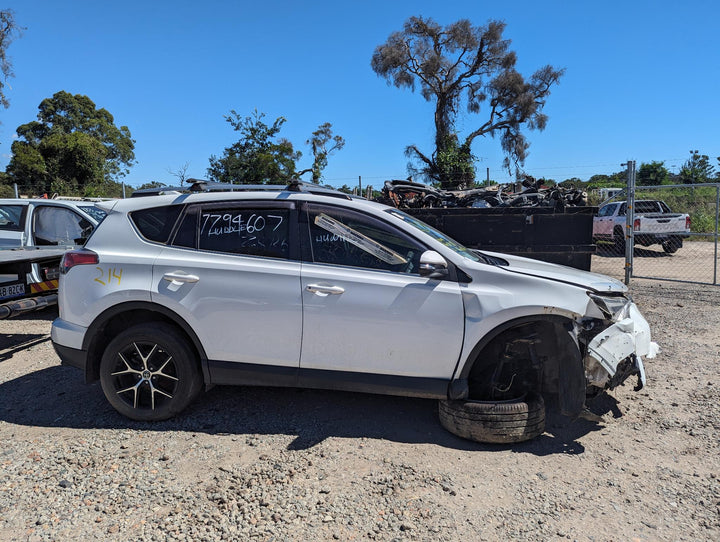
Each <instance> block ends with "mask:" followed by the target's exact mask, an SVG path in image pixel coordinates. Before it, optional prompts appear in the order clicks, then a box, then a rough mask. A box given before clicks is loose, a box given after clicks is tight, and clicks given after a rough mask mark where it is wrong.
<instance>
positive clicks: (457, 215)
mask: <svg viewBox="0 0 720 542" xmlns="http://www.w3.org/2000/svg"><path fill="white" fill-rule="evenodd" d="M404 211H405V212H407V213H408V214H410V215H413V216H415V217H417V218H419V219H420V220H422V221H423V222H427V223H428V224H430V225H431V226H433V227H434V228H436V229H438V230H440V231H441V232H443V233H446V234H447V235H449V236H450V237H452V238H453V239H455V240H456V241H459V242H460V243H462V244H463V245H465V246H467V247H469V248H475V249H480V250H488V251H492V252H504V253H507V254H513V255H517V256H525V257H527V258H534V259H536V260H542V261H544V262H550V263H557V264H561V265H567V266H570V267H574V268H576V269H582V270H585V271H589V270H590V262H591V258H592V255H593V254H594V253H595V248H596V247H595V245H594V244H593V242H592V227H593V216H594V215H595V214H597V207H565V209H564V211H562V212H557V211H555V210H554V209H552V208H548V207H488V208H474V207H448V208H430V209H404Z"/></svg>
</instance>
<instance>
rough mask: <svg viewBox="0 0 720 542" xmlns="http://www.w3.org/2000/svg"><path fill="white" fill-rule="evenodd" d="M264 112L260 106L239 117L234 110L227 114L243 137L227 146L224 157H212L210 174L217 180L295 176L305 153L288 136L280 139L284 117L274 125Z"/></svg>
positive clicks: (265, 180)
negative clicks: (251, 112)
mask: <svg viewBox="0 0 720 542" xmlns="http://www.w3.org/2000/svg"><path fill="white" fill-rule="evenodd" d="M264 117H265V114H264V113H259V112H258V111H257V109H256V110H255V111H254V112H253V114H252V116H248V117H240V115H239V114H238V113H237V112H236V111H235V110H232V111H230V115H226V116H225V120H226V121H227V122H228V123H230V125H231V126H232V127H233V130H235V131H236V132H240V135H241V137H240V139H239V140H238V141H237V142H236V143H235V144H233V145H232V146H230V147H227V148H225V150H224V151H223V155H222V156H221V157H219V158H218V157H216V156H214V155H213V156H211V157H210V167H209V168H208V170H207V174H208V177H209V178H210V179H212V180H214V181H219V182H225V183H236V184H266V183H277V182H286V181H288V180H290V179H292V178H293V177H295V167H296V166H295V163H296V162H297V160H298V159H299V158H300V156H301V155H302V153H301V152H299V151H295V150H294V149H293V145H292V143H290V141H288V140H287V139H283V138H279V137H278V133H279V132H280V128H282V125H283V124H285V118H284V117H278V118H277V119H275V122H273V123H272V125H267V124H265V123H264V122H263V120H262V119H263V118H264Z"/></svg>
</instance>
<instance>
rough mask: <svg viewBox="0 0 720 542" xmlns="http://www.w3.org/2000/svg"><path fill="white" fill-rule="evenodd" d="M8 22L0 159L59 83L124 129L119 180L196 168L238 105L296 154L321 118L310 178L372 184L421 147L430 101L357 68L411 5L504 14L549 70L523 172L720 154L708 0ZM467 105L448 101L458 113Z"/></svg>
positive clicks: (68, 12) (31, 12)
mask: <svg viewBox="0 0 720 542" xmlns="http://www.w3.org/2000/svg"><path fill="white" fill-rule="evenodd" d="M1 7H3V8H11V9H13V10H14V11H15V13H16V20H17V22H18V23H19V24H20V25H22V26H24V27H26V30H25V31H24V32H23V35H22V36H21V37H20V38H18V39H17V40H16V41H15V42H14V43H13V44H12V45H11V47H10V49H9V54H10V56H11V59H12V62H13V65H14V70H15V78H13V79H11V80H10V82H9V83H10V85H11V87H12V88H11V89H8V91H7V96H8V98H9V100H10V108H9V109H7V110H0V122H2V125H0V155H1V156H0V168H3V169H4V167H5V166H6V165H7V162H8V160H9V153H10V146H11V144H12V141H13V138H14V137H15V135H14V131H15V128H16V127H17V126H19V125H20V124H23V123H26V122H29V121H31V120H34V119H35V118H36V115H37V107H38V105H39V104H40V102H41V101H42V100H43V99H44V98H47V97H50V96H52V95H53V94H54V93H55V92H57V91H59V90H65V91H68V92H71V93H73V94H85V95H87V96H89V97H90V98H91V99H92V100H93V101H94V102H95V103H96V104H97V106H98V107H104V108H106V109H107V110H108V111H110V113H112V114H113V116H114V117H115V122H116V124H117V125H126V126H128V127H129V128H130V131H131V133H132V136H133V138H134V139H135V140H136V146H135V155H136V159H137V164H136V165H135V166H134V167H133V168H132V170H131V172H130V174H129V175H128V176H127V177H126V178H125V182H127V183H128V184H130V185H133V186H138V185H140V184H143V183H145V182H148V181H152V180H157V181H163V182H165V181H167V182H173V181H174V178H173V177H172V176H171V175H170V174H169V173H168V171H167V170H168V168H170V169H178V167H179V166H181V165H182V164H184V163H186V162H189V163H190V165H189V169H188V173H189V175H190V176H193V177H204V176H205V175H206V169H207V166H208V159H209V157H210V155H212V154H215V155H220V154H222V151H223V149H224V148H225V147H226V146H229V145H231V144H232V143H233V142H234V141H236V140H237V135H236V133H235V132H233V131H232V128H231V127H230V125H229V124H227V123H226V122H225V120H224V119H223V115H226V114H228V112H229V111H230V110H231V109H235V110H236V111H238V113H240V114H241V115H243V116H245V115H250V114H251V113H252V111H253V110H254V109H257V110H259V111H262V112H264V113H266V115H267V117H266V118H267V120H269V121H272V120H273V119H275V118H276V117H278V116H284V117H285V118H286V119H287V122H286V123H285V125H284V126H283V128H282V131H281V135H282V136H284V137H286V138H287V139H289V140H290V141H292V142H293V144H294V145H295V147H296V148H297V149H299V150H301V151H302V152H303V154H304V156H303V158H302V159H301V161H300V163H299V167H300V168H305V167H309V165H310V162H311V153H310V150H309V148H307V147H306V146H305V144H304V143H305V141H306V140H307V138H308V137H309V136H310V134H311V133H312V131H313V130H315V129H316V128H317V127H318V125H320V124H321V123H323V122H331V123H332V125H333V129H334V131H335V133H336V134H339V135H341V136H343V137H344V138H345V140H346V145H345V148H344V149H343V150H342V151H340V152H339V153H337V154H336V155H334V156H333V157H331V158H330V164H329V166H328V168H327V169H326V170H325V172H324V181H325V182H327V183H328V184H332V185H334V186H340V185H342V184H350V185H354V184H357V182H358V176H362V179H363V185H364V186H365V185H367V184H372V185H375V186H380V185H381V184H382V182H383V181H384V180H386V179H390V178H404V177H405V176H406V175H407V174H406V162H407V160H406V158H405V156H404V153H403V151H404V148H405V147H406V146H407V145H408V144H416V145H418V146H419V147H420V148H421V149H423V150H427V151H428V152H429V151H430V150H431V144H432V138H433V124H432V106H431V105H430V104H429V103H427V102H425V101H424V100H423V98H422V97H421V96H420V95H419V94H417V93H414V94H413V93H411V92H410V91H409V90H400V89H396V88H395V87H392V86H388V85H387V84H386V82H385V81H384V80H383V79H381V78H379V77H377V76H376V75H375V73H374V72H373V71H372V69H371V68H370V58H371V55H372V53H373V50H374V49H375V47H376V46H377V45H379V44H381V43H383V42H384V41H385V40H386V39H387V37H388V36H389V35H390V33H392V32H393V31H396V30H400V29H401V28H402V25H403V23H404V21H405V20H406V19H407V18H408V17H410V16H412V15H422V16H424V17H432V18H433V19H435V20H436V21H437V22H439V23H440V24H448V23H451V22H454V21H456V20H458V19H460V18H467V19H470V20H471V21H472V22H473V23H474V24H484V23H485V22H487V20H488V19H500V20H504V21H505V22H506V23H507V28H506V31H505V37H506V38H509V39H511V40H512V48H513V49H514V50H515V51H516V52H517V55H518V69H519V70H520V71H521V72H522V73H523V74H525V75H527V76H529V75H530V74H531V73H532V72H533V71H535V69H537V68H539V67H541V66H543V65H545V64H552V65H553V66H556V67H564V68H565V69H566V70H567V71H566V74H565V76H564V77H563V79H562V80H561V82H560V85H559V86H557V87H555V88H554V90H553V92H552V94H551V96H550V97H549V99H548V103H547V105H546V107H545V113H547V114H548V115H549V117H550V121H549V123H548V126H547V128H546V129H545V131H544V132H528V135H529V139H530V142H531V147H530V155H529V157H528V160H527V161H526V164H525V170H526V171H527V172H528V173H530V174H531V175H534V176H536V177H547V178H555V179H558V180H564V179H566V178H569V177H574V176H577V177H580V178H581V179H587V178H588V177H589V176H590V175H593V174H595V173H611V172H614V171H619V170H620V169H622V168H621V167H620V164H621V163H622V162H624V161H625V160H627V159H633V160H637V162H638V165H639V164H640V162H649V161H651V160H662V161H665V165H666V166H667V167H668V168H669V169H671V170H674V171H677V170H678V168H679V166H680V165H681V164H682V163H683V161H684V160H685V159H686V158H687V157H688V156H689V152H688V151H690V150H691V149H692V150H695V149H697V150H699V151H700V152H701V153H704V154H709V155H710V156H711V157H712V159H713V163H714V164H717V162H716V161H715V158H714V157H716V156H720V129H719V128H718V126H719V123H718V120H719V118H720V113H719V112H718V99H719V98H720V41H718V38H717V36H718V29H719V26H718V25H719V24H720V17H718V15H720V4H719V3H717V2H715V1H710V0H708V1H701V0H690V1H687V2H675V1H664V0H657V1H635V2H633V1H630V2H616V1H606V2H592V3H590V2H569V1H568V2H560V1H552V0H550V1H545V2H537V1H525V0H515V1H513V2H507V3H502V2H487V1H478V0H474V1H457V2H454V1H447V2H438V1H437V0H435V1H424V0H415V1H413V2H407V1H394V2H391V1H387V0H386V1H383V2H377V1H374V0H366V1H363V2H354V1H348V2H337V1H333V2H325V1H322V2H313V1H306V2H297V1H276V0H266V1H265V2H230V1H226V2H223V1H216V0H206V1H204V2H196V1H193V2H188V1H182V0H176V1H173V2H166V1H151V0H145V1H143V2H137V1H133V0H126V1H124V2H101V1H97V0H95V1H73V0H68V1H65V2H57V1H53V0H47V1H38V0H23V1H14V0H13V1H10V2H9V3H8V2H6V3H5V4H3V5H2V6H1ZM481 119H482V117H478V116H475V115H467V114H466V115H462V116H461V117H460V118H459V121H458V127H459V128H460V129H461V132H462V131H463V130H469V129H471V128H472V127H473V126H474V125H475V124H476V123H479V122H480V121H481ZM473 151H474V153H475V155H476V156H477V157H478V158H479V160H478V163H477V166H478V176H479V177H480V178H484V176H485V168H490V172H491V173H490V174H491V177H492V178H493V179H495V180H498V181H500V182H505V181H507V180H508V179H509V177H508V175H507V173H505V172H503V171H502V170H501V163H502V160H503V155H502V152H501V149H500V143H499V141H498V140H493V139H482V140H476V144H475V145H474V147H473Z"/></svg>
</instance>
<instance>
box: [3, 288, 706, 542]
mask: <svg viewBox="0 0 720 542" xmlns="http://www.w3.org/2000/svg"><path fill="white" fill-rule="evenodd" d="M633 295H634V297H635V299H636V301H637V302H638V304H639V305H640V307H641V309H642V310H643V312H644V314H645V315H646V317H647V318H648V320H649V321H650V323H651V325H652V328H653V331H654V334H655V339H656V340H657V341H658V342H659V343H660V344H661V346H662V348H663V353H662V354H661V355H660V356H659V357H658V358H657V359H655V360H648V363H647V370H648V380H649V382H648V386H647V387H646V389H644V390H642V391H640V392H638V393H635V392H633V391H632V387H631V386H625V387H623V388H620V389H618V390H615V391H614V392H612V393H611V394H610V395H606V396H603V397H600V398H598V399H596V400H595V401H594V402H593V403H592V404H591V405H590V407H591V409H592V410H593V411H594V412H596V413H597V414H599V415H602V417H603V422H601V423H593V422H589V421H584V420H578V421H569V420H566V419H562V418H556V417H551V418H550V419H549V423H548V428H547V432H546V433H545V434H544V435H542V436H541V437H539V438H537V439H535V440H533V441H531V442H527V443H523V444H518V445H514V446H496V445H482V444H476V443H472V442H467V441H463V440H461V439H459V438H456V437H454V436H453V435H451V434H449V433H447V432H445V431H444V430H443V429H442V427H441V426H440V425H439V423H438V421H437V406H436V402H434V401H429V400H420V399H407V398H398V397H385V396H374V395H363V394H350V393H335V392H326V391H310V390H294V389H291V390H288V389H270V388H225V387H217V388H214V389H213V390H211V391H209V392H208V393H205V394H204V395H203V396H202V398H201V399H200V400H199V401H197V402H196V403H195V404H194V405H192V406H191V407H190V408H189V409H188V411H187V412H185V413H184V414H183V415H182V416H181V417H179V418H178V419H176V420H171V421H168V422H163V423H158V424H143V423H136V422H131V421H128V420H126V419H124V418H122V417H121V416H119V415H118V414H116V413H115V412H114V411H113V410H112V409H111V408H110V407H109V405H108V404H107V403H106V402H105V400H104V398H103V396H102V391H101V389H100V387H99V385H97V384H95V385H92V386H86V385H85V384H83V383H82V377H81V375H80V373H79V371H77V370H75V369H72V368H67V367H60V366H59V362H58V359H57V357H56V356H55V354H54V352H53V350H52V347H51V344H50V341H49V336H48V334H49V330H50V323H51V321H52V319H53V317H54V314H52V311H46V312H45V313H38V314H36V315H33V316H27V317H24V318H17V319H13V320H7V321H0V333H2V334H3V335H2V336H1V337H0V442H1V443H2V445H1V446H0V466H1V469H2V470H1V471H0V472H2V476H0V539H1V540H73V539H74V540H91V539H108V540H249V539H253V540H309V539H315V540H459V539H465V540H499V539H517V540H538V539H543V540H548V539H569V540H596V541H597V540H688V541H696V540H715V541H717V540H720V453H718V452H719V448H720V376H719V373H720V333H719V331H720V310H718V305H720V289H719V288H712V287H707V286H691V285H673V284H660V283H652V282H643V281H636V283H635V284H634V285H633Z"/></svg>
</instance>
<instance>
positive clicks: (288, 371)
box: [208, 360, 449, 399]
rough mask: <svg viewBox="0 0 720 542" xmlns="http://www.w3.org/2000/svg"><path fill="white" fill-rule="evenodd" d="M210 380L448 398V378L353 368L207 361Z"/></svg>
mask: <svg viewBox="0 0 720 542" xmlns="http://www.w3.org/2000/svg"><path fill="white" fill-rule="evenodd" d="M208 369H209V373H210V382H209V384H211V385H212V384H217V385H237V386H270V387H276V386H277V387H293V388H311V389H324V390H342V391H355V392H362V393H378V394H383V395H403V396H407V397H424V398H428V399H447V397H448V384H449V380H446V379H443V378H421V377H412V376H396V375H384V374H375V373H356V372H350V371H327V370H321V369H301V368H298V367H278V366H274V365H260V364H253V363H236V362H232V361H212V360H209V361H208Z"/></svg>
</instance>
